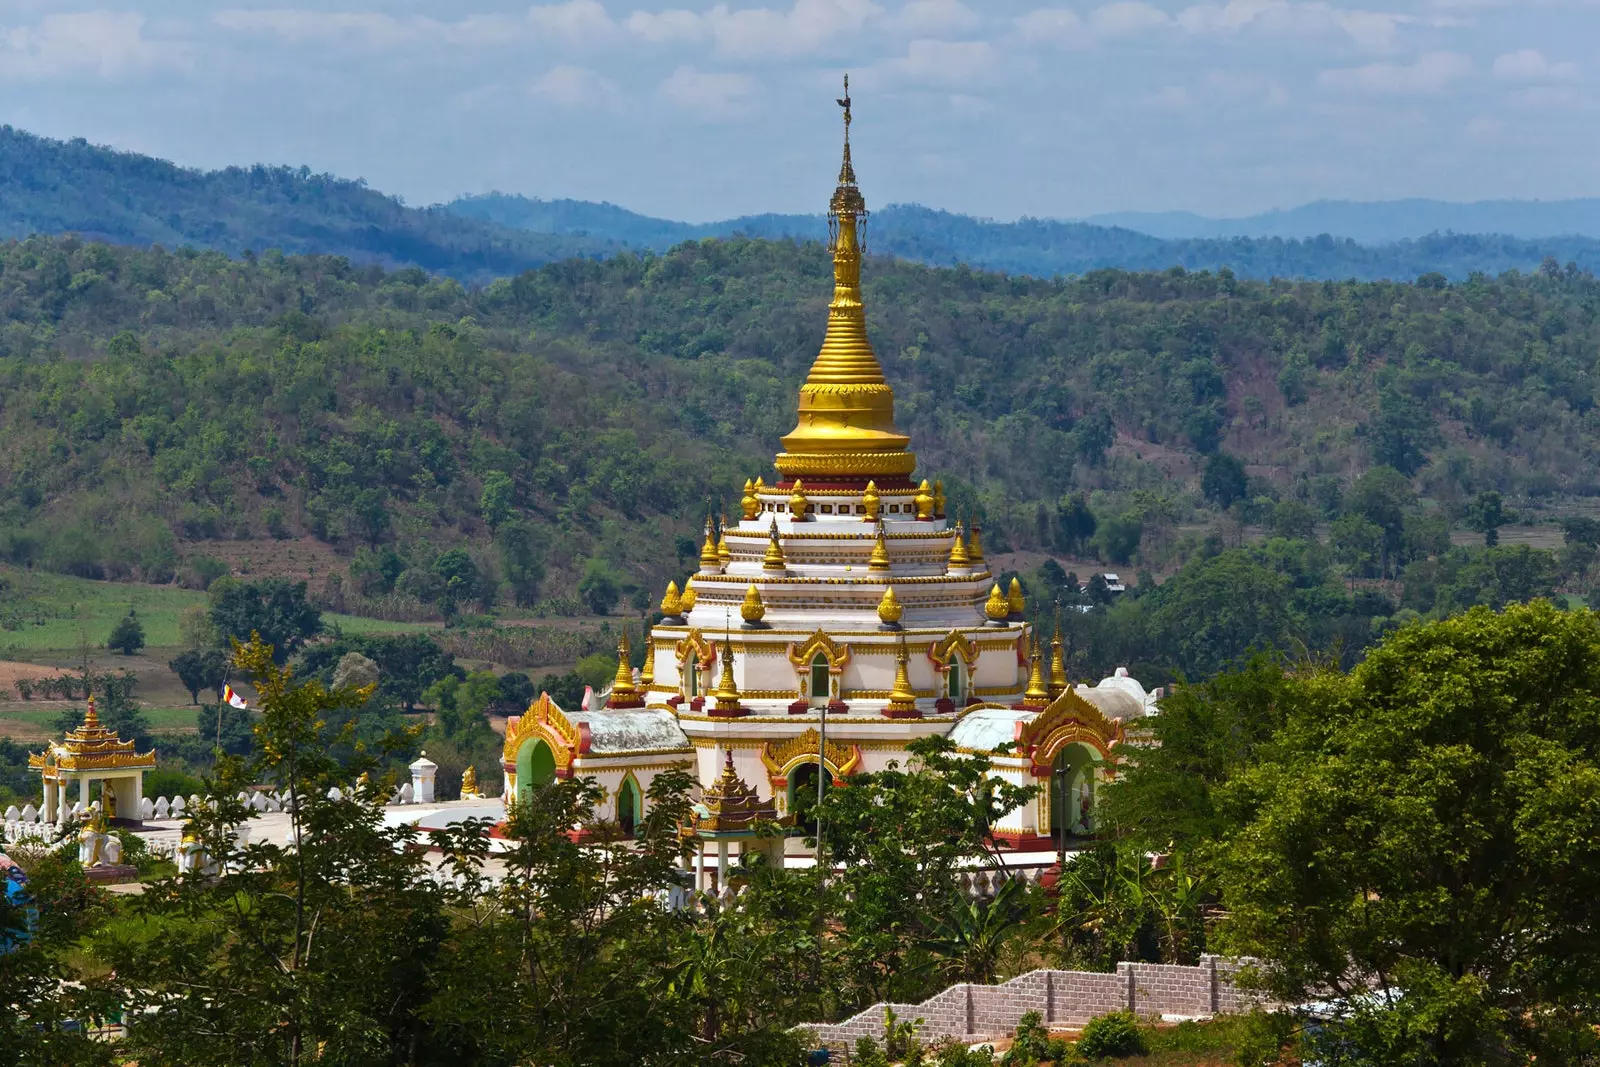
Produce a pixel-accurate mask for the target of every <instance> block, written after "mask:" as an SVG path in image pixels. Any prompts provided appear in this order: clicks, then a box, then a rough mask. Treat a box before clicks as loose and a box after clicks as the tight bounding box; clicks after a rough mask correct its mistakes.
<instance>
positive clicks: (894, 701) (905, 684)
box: [883, 637, 917, 717]
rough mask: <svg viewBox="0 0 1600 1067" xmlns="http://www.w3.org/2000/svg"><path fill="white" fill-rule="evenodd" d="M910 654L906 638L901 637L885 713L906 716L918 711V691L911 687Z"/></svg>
mask: <svg viewBox="0 0 1600 1067" xmlns="http://www.w3.org/2000/svg"><path fill="white" fill-rule="evenodd" d="M910 662H911V657H910V655H908V654H907V652H906V641H905V638H903V637H902V638H901V639H900V649H899V651H898V652H896V653H895V657H894V688H893V689H891V690H890V691H889V706H888V707H886V708H884V709H883V713H884V714H885V715H889V716H898V717H905V716H911V715H915V714H916V713H917V692H916V690H914V689H912V688H911V672H910V670H909V669H908V665H909V664H910Z"/></svg>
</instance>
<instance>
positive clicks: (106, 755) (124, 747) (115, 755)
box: [28, 696, 156, 771]
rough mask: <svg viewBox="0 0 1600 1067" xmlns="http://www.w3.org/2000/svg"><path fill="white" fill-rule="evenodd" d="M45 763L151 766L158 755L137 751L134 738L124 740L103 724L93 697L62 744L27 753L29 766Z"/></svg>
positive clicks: (83, 767) (75, 767)
mask: <svg viewBox="0 0 1600 1067" xmlns="http://www.w3.org/2000/svg"><path fill="white" fill-rule="evenodd" d="M46 765H49V766H54V767H59V768H61V769H62V770H65V771H90V770H111V769H117V770H122V769H137V768H141V767H143V768H151V767H154V766H155V765H156V754H155V752H154V751H153V750H152V751H150V752H136V751H134V746H133V742H132V741H123V740H121V739H120V738H118V737H117V732H116V731H115V730H111V729H107V728H106V727H104V726H101V725H100V714H99V712H98V711H96V710H95V706H94V697H93V696H91V697H90V698H89V710H88V711H87V712H85V713H84V716H83V723H82V724H81V725H80V726H79V727H78V728H77V729H76V730H68V731H67V735H66V740H64V741H63V742H61V744H59V745H58V744H55V743H53V742H52V743H50V744H48V745H46V746H45V750H44V751H43V752H41V753H38V754H30V755H29V756H28V766H29V767H44V766H46Z"/></svg>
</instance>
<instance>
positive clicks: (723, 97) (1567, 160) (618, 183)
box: [0, 0, 1600, 221]
mask: <svg viewBox="0 0 1600 1067" xmlns="http://www.w3.org/2000/svg"><path fill="white" fill-rule="evenodd" d="M283 4H294V5H295V6H282V5H283ZM1597 46H1600V0H1370V6H1369V4H1364V3H1350V2H1346V0H1081V2H1080V0H1020V2H1012V0H967V2H963V0H765V4H763V3H762V2H759V0H757V2H748V3H747V2H728V3H717V4H695V3H690V2H688V0H669V2H666V3H639V2H636V0H562V2H541V3H535V4H532V5H531V6H530V5H529V4H528V3H526V2H522V3H511V2H505V0H400V2H392V3H378V2H367V3H366V4H365V6H363V0H301V2H299V3H296V0H280V4H279V5H278V6H273V5H271V4H260V5H250V4H237V5H234V4H231V3H230V0H210V2H200V0H128V2H124V3H117V2H115V0H103V2H101V3H98V4H96V5H95V6H91V7H79V6H78V5H76V4H75V3H74V2H73V0H0V123H9V124H11V125H13V126H16V127H19V128H21V129H26V130H30V131H32V132H35V133H40V134H45V135H48V136H52V137H62V138H66V137H84V138H87V139H88V140H90V141H92V142H94V143H97V144H108V145H112V146H115V147H118V148H124V149H128V150H131V151H137V152H144V153H149V154H151V155H155V156H159V157H161V158H163V159H170V160H172V161H174V162H177V163H181V164H184V165H188V166H197V167H205V168H212V167H220V166H227V165H230V164H250V163H256V162H265V163H288V164H292V165H296V166H298V165H306V166H309V167H311V168H312V169H313V170H316V171H319V172H321V171H325V172H330V173H334V174H338V175H341V176H344V177H350V178H362V179H364V180H366V181H367V183H368V184H369V185H371V186H372V187H373V188H376V189H381V190H383V191H385V192H389V193H394V194H397V195H400V196H402V197H404V198H405V200H406V201H407V202H408V203H412V204H428V203H435V202H439V201H443V200H448V199H450V198H452V197H455V196H457V195H460V194H464V193H481V192H487V191H491V190H500V191H504V192H512V193H522V194H525V195H528V196H538V197H545V198H554V197H573V198H577V199H585V200H608V201H611V202H613V203H617V204H621V205H623V206H625V207H628V208H632V209H633V210H636V211H642V212H645V213H647V214H652V215H659V216H664V217H669V218H676V219H684V220H689V221H707V220H712V219H720V218H727V217H730V216H734V215H741V214H750V213H756V212H764V211H778V212H820V211H822V210H824V209H825V207H826V203H827V198H828V195H829V193H830V192H831V189H832V184H833V176H834V174H835V173H836V171H837V167H838V152H839V128H840V121H839V108H838V107H837V106H836V105H835V103H834V98H835V97H836V96H838V95H839V85H840V80H841V78H842V76H843V75H844V73H846V72H849V73H850V75H851V91H852V96H853V98H854V101H855V125H854V128H853V145H854V158H855V162H856V169H857V173H858V175H859V176H860V179H861V184H862V189H863V192H864V193H865V194H866V197H867V201H868V204H869V206H882V205H884V204H888V203H921V204H926V205H928V206H930V207H938V208H945V209H948V210H951V211H959V212H964V213H967V214H973V215H978V216H982V217H987V218H995V219H1014V218H1017V217H1019V216H1023V215H1032V216H1040V217H1053V218H1077V217H1083V216H1087V215H1091V214H1095V213H1099V212H1107V211H1119V210H1188V211H1196V212H1200V213H1202V214H1208V215H1216V216H1234V215H1246V214H1253V213H1256V212H1260V211H1265V210H1270V209H1272V208H1277V207H1290V206H1294V205H1297V204H1301V203H1305V202H1308V201H1312V200H1317V199H1324V198H1328V199H1353V200H1379V199H1392V198H1399V197H1407V196H1428V197H1436V198H1440V199H1447V200H1477V199H1492V198H1502V197H1505V198H1524V199H1532V198H1541V199H1560V198H1566V197H1578V196H1595V195H1600V137H1597V136H1596V131H1597V127H1600V84H1597V78H1600V69H1597V67H1600V47H1597Z"/></svg>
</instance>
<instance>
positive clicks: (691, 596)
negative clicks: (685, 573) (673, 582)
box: [678, 574, 700, 615]
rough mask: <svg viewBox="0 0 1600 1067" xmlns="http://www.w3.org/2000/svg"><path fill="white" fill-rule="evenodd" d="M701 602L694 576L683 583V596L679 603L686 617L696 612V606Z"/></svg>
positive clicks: (690, 576)
mask: <svg viewBox="0 0 1600 1067" xmlns="http://www.w3.org/2000/svg"><path fill="white" fill-rule="evenodd" d="M699 601H700V593H699V592H698V591H697V590H696V589H695V587H694V575H692V574H691V575H689V580H688V581H686V582H684V583H683V595H682V596H680V597H679V598H678V603H679V605H680V606H682V608H683V613H684V614H685V615H687V614H689V612H691V611H693V610H694V606H695V604H697V603H699Z"/></svg>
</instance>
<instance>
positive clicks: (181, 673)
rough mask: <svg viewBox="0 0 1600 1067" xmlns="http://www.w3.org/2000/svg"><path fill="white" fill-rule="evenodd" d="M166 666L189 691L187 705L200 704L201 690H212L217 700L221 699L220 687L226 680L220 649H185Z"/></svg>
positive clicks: (225, 662)
mask: <svg viewBox="0 0 1600 1067" xmlns="http://www.w3.org/2000/svg"><path fill="white" fill-rule="evenodd" d="M167 666H168V667H170V668H171V669H172V673H173V674H176V675H177V676H178V681H180V682H182V683H183V687H184V688H185V689H187V690H188V691H189V703H191V704H198V703H200V690H202V689H210V690H213V691H214V692H215V693H216V694H217V699H218V700H219V701H220V700H221V699H222V685H223V682H224V681H226V680H227V659H226V657H224V656H223V654H222V650H221V649H216V648H205V649H200V648H186V649H184V650H183V651H182V652H180V653H178V655H177V656H176V657H175V658H174V659H172V660H171V661H170V662H168V664H167Z"/></svg>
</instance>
